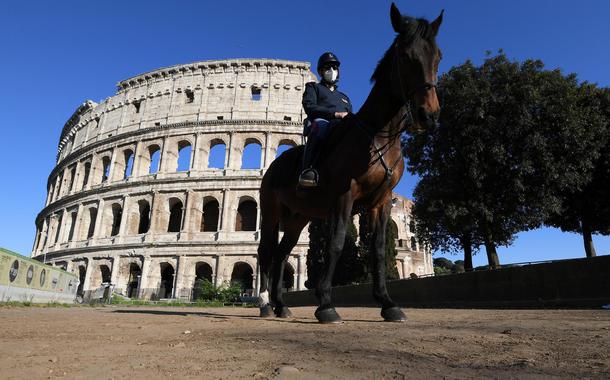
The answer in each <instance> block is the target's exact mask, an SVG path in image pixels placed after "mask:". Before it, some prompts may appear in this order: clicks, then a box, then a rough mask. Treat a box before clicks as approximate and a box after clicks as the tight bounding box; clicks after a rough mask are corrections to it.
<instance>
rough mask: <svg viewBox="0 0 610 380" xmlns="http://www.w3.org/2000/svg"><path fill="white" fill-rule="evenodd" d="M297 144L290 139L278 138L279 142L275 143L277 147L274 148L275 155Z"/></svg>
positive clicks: (277, 155)
mask: <svg viewBox="0 0 610 380" xmlns="http://www.w3.org/2000/svg"><path fill="white" fill-rule="evenodd" d="M297 145H298V144H297V143H296V142H295V141H294V140H291V139H286V138H285V139H282V140H280V142H279V143H278V145H277V149H276V150H275V157H276V158H277V157H279V156H280V155H281V154H282V153H284V152H285V151H287V150H289V149H292V148H294V147H295V146H297Z"/></svg>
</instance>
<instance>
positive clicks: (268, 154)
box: [261, 132, 274, 169]
mask: <svg viewBox="0 0 610 380" xmlns="http://www.w3.org/2000/svg"><path fill="white" fill-rule="evenodd" d="M270 135H271V133H269V132H265V146H264V147H263V149H261V150H262V151H263V154H264V156H263V159H261V169H267V168H268V167H269V165H271V162H272V161H273V158H274V157H273V147H272V146H271V137H270Z"/></svg>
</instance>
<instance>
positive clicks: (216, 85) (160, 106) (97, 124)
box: [57, 59, 316, 162]
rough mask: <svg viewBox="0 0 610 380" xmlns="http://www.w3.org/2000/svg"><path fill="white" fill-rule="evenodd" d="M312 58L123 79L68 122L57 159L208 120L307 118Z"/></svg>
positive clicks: (199, 66)
mask: <svg viewBox="0 0 610 380" xmlns="http://www.w3.org/2000/svg"><path fill="white" fill-rule="evenodd" d="M314 80H316V78H315V76H314V74H313V73H312V72H311V70H310V64H309V63H308V62H300V61H285V60H274V59H230V60H223V61H201V62H194V63H189V64H184V65H176V66H170V67H166V68H161V69H158V70H154V71H150V72H148V73H144V74H141V75H137V76H135V77H132V78H129V79H126V80H124V81H121V82H119V83H118V85H117V88H118V91H117V93H116V95H114V96H112V97H109V98H107V99H106V100H104V101H102V102H101V103H99V104H97V103H95V102H92V101H86V102H85V103H83V105H81V106H80V107H79V108H78V109H77V110H76V111H75V112H74V114H73V115H72V116H71V117H70V119H69V120H68V121H67V122H66V125H65V126H64V128H63V130H62V134H61V136H60V140H59V146H58V155H57V161H58V162H59V161H60V160H61V159H62V158H63V157H65V156H67V155H68V154H69V153H70V152H72V151H74V150H75V149H79V148H82V147H84V146H86V145H88V144H90V143H93V142H96V141H99V140H103V139H105V138H108V137H111V136H114V135H116V134H119V133H124V132H130V131H133V130H137V129H141V128H147V127H151V126H155V125H165V124H171V123H180V122H184V121H204V120H218V119H222V120H284V121H302V120H303V118H304V117H305V116H304V112H303V110H302V107H301V99H302V92H303V89H304V86H305V83H307V82H310V81H314Z"/></svg>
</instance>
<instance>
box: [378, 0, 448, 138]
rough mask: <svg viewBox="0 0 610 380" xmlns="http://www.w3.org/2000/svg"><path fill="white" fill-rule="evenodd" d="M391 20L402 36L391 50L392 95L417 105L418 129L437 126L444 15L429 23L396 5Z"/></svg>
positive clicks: (391, 12)
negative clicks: (439, 43) (439, 36)
mask: <svg viewBox="0 0 610 380" xmlns="http://www.w3.org/2000/svg"><path fill="white" fill-rule="evenodd" d="M390 19H391V21H392V27H393V28H394V31H396V33H398V36H396V40H395V41H394V44H393V45H392V47H391V48H390V51H388V53H389V54H388V60H391V61H392V62H391V64H390V65H391V67H389V68H388V69H389V73H388V75H387V77H386V78H388V79H389V81H390V86H391V91H392V94H393V96H395V97H397V98H398V100H399V101H400V102H401V103H402V104H407V103H409V102H411V103H412V104H413V105H414V106H415V107H414V110H415V115H413V116H414V119H415V123H416V124H417V125H416V128H418V129H423V128H424V127H426V126H427V127H431V126H434V125H436V123H437V120H438V117H439V113H440V106H439V103H438V98H437V97H436V82H437V74H438V64H439V62H440V60H441V51H440V49H439V48H438V46H437V45H436V35H437V34H438V30H439V28H440V26H441V23H442V21H443V12H442V11H441V14H440V15H439V16H438V17H437V18H436V20H434V21H433V22H428V21H427V20H424V19H416V18H413V17H409V16H404V15H402V14H401V13H400V11H399V10H398V8H397V7H396V5H394V3H392V6H391V8H390ZM392 50H393V51H392ZM388 63H389V62H388Z"/></svg>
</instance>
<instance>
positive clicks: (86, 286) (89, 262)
mask: <svg viewBox="0 0 610 380" xmlns="http://www.w3.org/2000/svg"><path fill="white" fill-rule="evenodd" d="M92 272H93V259H91V258H89V259H87V268H86V270H85V283H84V284H83V292H87V291H89V290H91V289H89V288H90V287H91V273H92Z"/></svg>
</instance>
